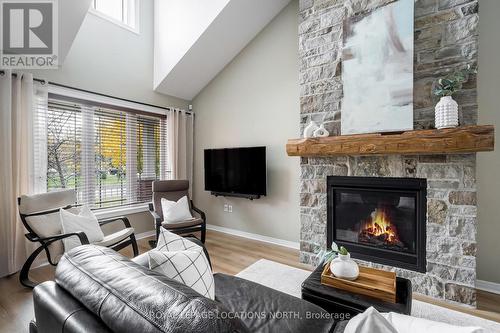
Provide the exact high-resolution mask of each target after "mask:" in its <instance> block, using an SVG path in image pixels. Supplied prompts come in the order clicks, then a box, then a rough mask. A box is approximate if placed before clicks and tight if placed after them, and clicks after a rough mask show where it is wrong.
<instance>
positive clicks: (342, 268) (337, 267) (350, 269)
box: [330, 253, 359, 281]
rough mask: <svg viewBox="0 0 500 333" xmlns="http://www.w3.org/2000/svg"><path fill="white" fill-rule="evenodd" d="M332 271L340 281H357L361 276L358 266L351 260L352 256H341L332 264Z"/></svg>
mask: <svg viewBox="0 0 500 333" xmlns="http://www.w3.org/2000/svg"><path fill="white" fill-rule="evenodd" d="M330 271H331V272H332V274H333V275H334V276H335V277H337V278H339V279H346V280H351V281H353V280H356V279H357V278H358V276H359V267H358V264H356V263H355V262H354V260H352V259H351V254H350V253H348V254H345V255H344V254H339V255H338V256H337V257H336V258H335V259H333V260H332V261H331V262H330Z"/></svg>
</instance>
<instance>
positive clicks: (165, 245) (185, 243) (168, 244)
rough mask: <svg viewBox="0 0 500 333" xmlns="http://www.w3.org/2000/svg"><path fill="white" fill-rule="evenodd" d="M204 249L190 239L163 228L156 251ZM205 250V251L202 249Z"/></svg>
mask: <svg viewBox="0 0 500 333" xmlns="http://www.w3.org/2000/svg"><path fill="white" fill-rule="evenodd" d="M197 249H202V247H201V246H199V245H198V244H196V243H193V242H191V241H190V240H189V239H186V238H184V237H181V236H179V235H176V234H174V233H173V232H170V231H168V230H167V229H165V228H163V227H161V228H160V234H159V235H158V242H157V243H156V250H158V251H164V252H165V251H170V252H171V251H181V250H197ZM202 250H203V249H202Z"/></svg>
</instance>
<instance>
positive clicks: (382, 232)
mask: <svg viewBox="0 0 500 333" xmlns="http://www.w3.org/2000/svg"><path fill="white" fill-rule="evenodd" d="M360 234H368V235H370V236H372V237H381V238H383V239H384V242H385V243H387V244H400V243H401V241H400V240H399V236H398V232H397V230H396V226H394V225H393V224H392V223H391V221H390V218H389V214H388V212H387V210H386V209H384V208H377V209H375V210H374V211H373V212H372V213H371V216H370V218H368V219H367V221H366V223H365V224H364V226H363V228H362V229H361V232H360Z"/></svg>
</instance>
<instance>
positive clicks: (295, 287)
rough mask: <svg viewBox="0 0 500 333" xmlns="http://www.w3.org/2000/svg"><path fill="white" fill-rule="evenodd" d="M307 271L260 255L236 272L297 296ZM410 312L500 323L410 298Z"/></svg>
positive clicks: (493, 328)
mask: <svg viewBox="0 0 500 333" xmlns="http://www.w3.org/2000/svg"><path fill="white" fill-rule="evenodd" d="M309 274H311V272H308V271H306V270H303V269H299V268H295V267H290V266H287V265H283V264H280V263H277V262H274V261H270V260H266V259H261V260H259V261H257V262H256V263H254V264H252V265H250V266H248V267H247V268H245V269H244V270H242V271H241V272H239V273H238V274H237V275H236V276H238V277H240V278H243V279H247V280H250V281H253V282H257V283H259V284H262V285H264V286H267V287H270V288H273V289H276V290H279V291H282V292H284V293H287V294H289V295H292V296H295V297H299V298H300V285H301V284H302V282H303V281H304V280H305V279H306V278H307V277H308V276H309ZM411 314H412V316H414V317H420V318H426V319H430V320H435V321H440V322H443V323H449V324H452V325H458V326H479V327H482V328H484V329H485V332H493V333H500V323H496V322H494V321H491V320H487V319H483V318H479V317H475V316H472V315H469V314H466V313H462V312H458V311H454V310H450V309H447V308H443V307H440V306H437V305H433V304H429V303H425V302H421V301H417V300H413V304H412V311H411Z"/></svg>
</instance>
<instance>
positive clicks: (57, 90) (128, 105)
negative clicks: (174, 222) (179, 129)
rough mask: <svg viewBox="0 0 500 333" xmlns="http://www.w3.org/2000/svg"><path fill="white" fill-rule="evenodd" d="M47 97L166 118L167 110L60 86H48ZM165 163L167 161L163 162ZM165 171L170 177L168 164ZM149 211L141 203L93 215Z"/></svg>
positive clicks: (97, 210) (145, 205)
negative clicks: (90, 103) (62, 98)
mask: <svg viewBox="0 0 500 333" xmlns="http://www.w3.org/2000/svg"><path fill="white" fill-rule="evenodd" d="M48 94H49V95H51V94H52V95H59V96H63V97H65V98H73V99H76V100H82V101H88V102H94V103H98V104H102V105H109V106H114V107H116V108H123V109H131V110H136V111H139V112H142V113H144V114H145V115H147V114H150V115H151V116H155V115H156V116H158V115H160V116H165V115H167V116H168V109H167V108H160V107H155V106H150V105H144V104H140V103H135V102H132V101H125V100H121V99H117V98H113V97H107V96H102V95H98V94H93V93H90V92H85V91H80V90H75V89H71V88H66V87H62V86H56V85H50V84H49V86H48ZM164 163H167V161H164ZM163 167H164V168H165V169H164V171H163V172H165V173H167V174H170V175H171V170H169V166H168V163H167V164H165V165H164V166H163ZM148 210H149V203H148V202H142V203H136V204H128V205H122V206H113V207H106V208H97V209H95V210H93V212H94V214H95V215H96V216H97V217H98V218H113V217H117V216H122V215H128V214H135V213H141V212H146V211H148Z"/></svg>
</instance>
